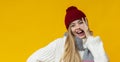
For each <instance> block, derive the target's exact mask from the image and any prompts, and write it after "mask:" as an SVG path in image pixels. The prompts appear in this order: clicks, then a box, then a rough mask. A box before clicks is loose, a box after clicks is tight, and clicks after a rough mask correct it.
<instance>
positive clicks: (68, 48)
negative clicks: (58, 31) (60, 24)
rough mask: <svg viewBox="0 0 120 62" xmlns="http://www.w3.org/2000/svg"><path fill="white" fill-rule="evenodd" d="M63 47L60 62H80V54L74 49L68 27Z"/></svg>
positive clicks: (73, 41) (74, 45)
mask: <svg viewBox="0 0 120 62" xmlns="http://www.w3.org/2000/svg"><path fill="white" fill-rule="evenodd" d="M64 47H65V49H64V54H63V56H62V57H61V60H60V62H81V58H80V54H79V52H78V49H77V47H76V44H75V40H74V36H73V34H72V32H71V29H70V27H69V28H68V35H67V38H66V42H65V46H64Z"/></svg>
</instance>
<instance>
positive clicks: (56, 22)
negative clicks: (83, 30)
mask: <svg viewBox="0 0 120 62" xmlns="http://www.w3.org/2000/svg"><path fill="white" fill-rule="evenodd" d="M71 5H73V6H77V7H78V8H79V9H81V10H82V11H83V12H84V13H85V14H86V15H87V18H88V21H89V25H90V28H91V30H92V31H93V32H94V35H95V36H96V35H100V36H101V38H102V40H103V42H104V47H105V50H106V52H107V54H108V56H109V58H110V61H111V62H120V59H119V58H120V27H119V26H120V1H119V0H0V62H26V59H27V58H28V57H29V56H30V55H31V54H32V53H33V52H35V51H36V50H37V49H39V48H41V47H44V46H46V45H47V44H49V43H50V42H51V41H53V40H55V39H56V38H58V37H62V36H63V34H64V32H65V31H66V28H65V26H64V17H65V12H66V11H65V10H66V8H67V7H69V6H71Z"/></svg>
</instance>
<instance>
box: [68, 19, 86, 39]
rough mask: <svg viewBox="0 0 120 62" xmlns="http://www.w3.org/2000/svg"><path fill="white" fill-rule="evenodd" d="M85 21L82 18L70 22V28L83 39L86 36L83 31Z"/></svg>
mask: <svg viewBox="0 0 120 62" xmlns="http://www.w3.org/2000/svg"><path fill="white" fill-rule="evenodd" d="M81 28H84V23H83V21H82V20H80V19H77V20H75V21H73V22H72V23H71V24H70V29H71V31H72V34H73V35H74V36H77V37H79V38H81V39H83V38H86V35H85V32H84V31H83V29H81Z"/></svg>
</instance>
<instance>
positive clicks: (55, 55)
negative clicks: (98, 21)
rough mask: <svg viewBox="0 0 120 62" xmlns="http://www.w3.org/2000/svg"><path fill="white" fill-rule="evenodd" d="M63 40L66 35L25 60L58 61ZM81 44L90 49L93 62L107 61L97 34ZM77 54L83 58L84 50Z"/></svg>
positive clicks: (36, 61)
mask: <svg viewBox="0 0 120 62" xmlns="http://www.w3.org/2000/svg"><path fill="white" fill-rule="evenodd" d="M65 40H66V36H64V37H63V38H58V39H56V40H54V41H53V42H51V43H50V44H49V45H48V46H46V47H44V48H41V49H39V50H37V51H36V52H35V53H33V54H32V55H31V56H30V57H29V58H28V60H27V62H59V61H60V58H61V56H62V54H63V52H64V44H65ZM83 46H84V47H85V48H88V49H89V50H90V51H91V53H92V55H93V57H94V62H109V61H108V57H107V55H106V53H105V51H104V48H103V43H102V41H101V39H100V37H99V36H97V37H92V36H91V37H88V38H87V41H86V43H84V44H83ZM79 54H80V56H81V58H83V54H84V51H79Z"/></svg>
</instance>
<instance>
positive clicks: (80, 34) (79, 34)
mask: <svg viewBox="0 0 120 62" xmlns="http://www.w3.org/2000/svg"><path fill="white" fill-rule="evenodd" d="M76 34H77V35H78V36H83V35H85V32H84V31H83V30H78V31H76Z"/></svg>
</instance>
